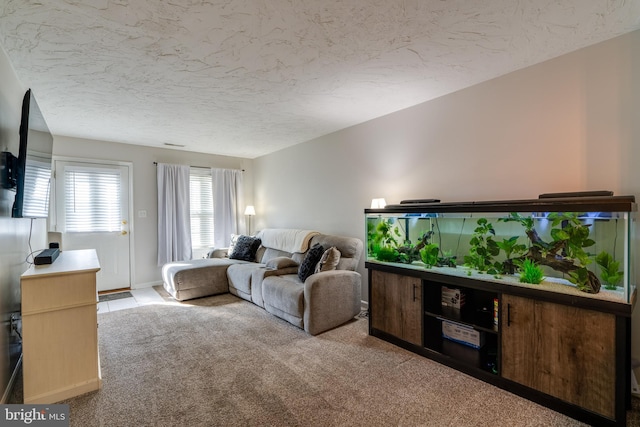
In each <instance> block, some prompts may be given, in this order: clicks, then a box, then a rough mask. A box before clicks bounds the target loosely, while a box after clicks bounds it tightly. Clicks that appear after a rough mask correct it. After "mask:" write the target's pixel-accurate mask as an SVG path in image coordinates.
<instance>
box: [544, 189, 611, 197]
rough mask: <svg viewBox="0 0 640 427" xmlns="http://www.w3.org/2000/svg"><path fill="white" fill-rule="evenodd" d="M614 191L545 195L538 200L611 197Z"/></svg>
mask: <svg viewBox="0 0 640 427" xmlns="http://www.w3.org/2000/svg"><path fill="white" fill-rule="evenodd" d="M611 196H613V191H609V190H596V191H573V192H569V193H544V194H540V195H539V196H538V199H558V198H564V197H611Z"/></svg>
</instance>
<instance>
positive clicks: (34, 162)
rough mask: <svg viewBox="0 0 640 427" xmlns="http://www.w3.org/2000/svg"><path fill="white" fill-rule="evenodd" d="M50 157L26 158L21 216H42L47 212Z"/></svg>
mask: <svg viewBox="0 0 640 427" xmlns="http://www.w3.org/2000/svg"><path fill="white" fill-rule="evenodd" d="M50 183H51V159H42V160H39V159H38V157H33V156H32V157H30V158H27V167H26V169H25V175H24V201H23V207H22V216H23V217H25V218H43V217H46V216H47V215H48V213H49V191H50Z"/></svg>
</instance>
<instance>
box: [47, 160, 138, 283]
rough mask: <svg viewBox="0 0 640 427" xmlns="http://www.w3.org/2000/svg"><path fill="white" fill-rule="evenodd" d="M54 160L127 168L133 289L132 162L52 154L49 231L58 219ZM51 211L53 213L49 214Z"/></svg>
mask: <svg viewBox="0 0 640 427" xmlns="http://www.w3.org/2000/svg"><path fill="white" fill-rule="evenodd" d="M56 162H74V163H87V164H88V165H104V166H121V167H126V168H127V169H128V170H129V200H128V202H129V284H130V288H131V289H135V283H136V272H135V269H134V268H133V267H134V266H135V265H136V263H135V251H134V246H135V245H134V240H135V217H134V215H133V212H134V209H133V162H124V161H119V160H102V159H87V158H83V157H70V156H56V155H54V156H52V163H53V167H52V170H51V177H52V178H51V180H52V182H51V187H50V188H51V189H52V193H51V194H50V197H49V200H50V207H49V218H47V223H48V229H49V231H56V230H55V229H52V228H53V226H55V225H57V223H58V219H57V217H56V213H55V212H56V208H57V206H56V203H57V195H56V193H55V188H56V181H55V180H56V178H57V177H56ZM52 212H53V215H52V214H51V213H52ZM52 216H53V218H54V223H53V224H52V223H51V217H52Z"/></svg>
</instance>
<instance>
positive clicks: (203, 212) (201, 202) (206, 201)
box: [189, 168, 213, 258]
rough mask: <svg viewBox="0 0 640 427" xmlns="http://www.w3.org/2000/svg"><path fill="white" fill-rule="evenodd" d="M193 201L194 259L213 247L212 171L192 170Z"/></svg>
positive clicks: (190, 181)
mask: <svg viewBox="0 0 640 427" xmlns="http://www.w3.org/2000/svg"><path fill="white" fill-rule="evenodd" d="M189 197H190V199H191V206H190V207H189V208H190V211H191V212H190V213H191V247H192V248H193V252H194V258H196V257H197V256H198V255H204V253H203V252H205V253H206V250H207V249H208V248H210V247H211V246H213V185H212V183H211V170H209V169H204V168H191V171H190V173H189Z"/></svg>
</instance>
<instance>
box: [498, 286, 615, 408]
mask: <svg viewBox="0 0 640 427" xmlns="http://www.w3.org/2000/svg"><path fill="white" fill-rule="evenodd" d="M501 317H502V328H501V331H502V375H503V376H504V377H505V378H508V379H510V380H513V381H515V382H518V383H520V384H523V385H526V386H528V387H531V388H533V389H536V390H539V391H541V392H544V393H547V394H549V395H552V396H555V397H557V398H559V399H562V400H564V401H567V402H570V403H574V404H576V405H579V406H581V407H583V408H586V409H590V410H592V411H594V412H597V413H599V414H602V415H605V416H607V417H611V418H614V417H615V396H616V393H615V377H616V376H615V373H616V370H615V368H616V366H615V364H616V358H615V356H616V349H615V316H614V315H613V314H607V313H600V312H597V311H593V310H586V309H581V308H576V307H571V306H565V305H560V304H554V303H549V302H543V301H536V300H531V299H528V298H522V297H516V296H512V295H503V296H502V316H501Z"/></svg>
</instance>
